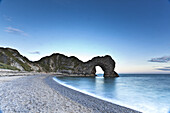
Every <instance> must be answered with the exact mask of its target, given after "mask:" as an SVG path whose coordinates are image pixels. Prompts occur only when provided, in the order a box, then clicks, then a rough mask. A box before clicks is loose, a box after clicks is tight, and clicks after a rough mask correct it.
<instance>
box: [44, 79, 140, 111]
mask: <svg viewBox="0 0 170 113" xmlns="http://www.w3.org/2000/svg"><path fill="white" fill-rule="evenodd" d="M53 77H55V76H48V77H47V78H45V79H44V81H45V82H46V84H48V85H49V86H50V87H51V88H53V89H55V90H56V91H59V93H60V94H62V95H64V96H66V97H67V98H69V99H71V100H73V101H75V102H78V103H79V104H81V105H83V106H86V107H88V108H90V109H93V111H94V112H97V113H98V112H108V113H111V112H112V113H141V112H139V111H136V110H133V109H131V108H127V107H124V106H121V105H117V104H114V103H111V102H109V101H106V100H103V99H100V98H97V97H95V96H91V95H88V94H85V93H82V92H80V91H77V90H75V89H71V88H69V87H67V86H64V85H62V84H60V83H58V82H57V81H55V80H53ZM99 103H100V104H99Z"/></svg>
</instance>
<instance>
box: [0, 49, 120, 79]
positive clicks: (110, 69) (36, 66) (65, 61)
mask: <svg viewBox="0 0 170 113" xmlns="http://www.w3.org/2000/svg"><path fill="white" fill-rule="evenodd" d="M0 63H3V64H5V65H9V66H12V67H14V68H16V69H18V70H21V71H38V72H60V73H64V74H67V75H70V76H95V73H96V70H95V66H100V67H101V68H102V69H103V71H104V76H105V77H117V76H118V74H117V73H116V72H115V71H114V68H115V61H114V60H113V59H112V58H111V57H110V56H108V55H106V56H104V57H94V58H93V59H92V60H89V61H88V62H82V61H81V60H79V59H78V58H76V57H74V56H72V57H67V56H65V55H62V54H59V53H56V54H52V55H51V56H46V57H43V58H41V59H40V60H39V61H35V62H31V61H29V60H28V59H27V58H26V57H24V56H22V55H21V54H20V53H19V52H18V51H17V50H14V49H10V48H0Z"/></svg>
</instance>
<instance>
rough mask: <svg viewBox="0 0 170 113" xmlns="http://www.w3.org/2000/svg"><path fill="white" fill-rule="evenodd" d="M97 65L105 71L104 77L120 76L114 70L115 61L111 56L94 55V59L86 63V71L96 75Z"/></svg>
mask: <svg viewBox="0 0 170 113" xmlns="http://www.w3.org/2000/svg"><path fill="white" fill-rule="evenodd" d="M95 66H100V67H101V68H102V69H103V71H104V77H118V76H119V75H118V74H117V73H116V72H115V71H114V68H115V61H114V60H113V59H112V58H111V57H110V56H109V55H106V56H104V57H94V58H93V59H92V60H90V61H88V62H86V63H85V67H86V68H85V69H86V70H84V73H86V74H89V75H91V76H95V73H96V69H95Z"/></svg>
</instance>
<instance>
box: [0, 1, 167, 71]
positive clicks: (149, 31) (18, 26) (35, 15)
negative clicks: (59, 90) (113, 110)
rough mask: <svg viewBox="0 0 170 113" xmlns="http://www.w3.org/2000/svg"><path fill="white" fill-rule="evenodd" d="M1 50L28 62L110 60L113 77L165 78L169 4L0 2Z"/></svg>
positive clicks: (132, 2) (143, 2)
mask: <svg viewBox="0 0 170 113" xmlns="http://www.w3.org/2000/svg"><path fill="white" fill-rule="evenodd" d="M0 46H1V47H11V48H15V49H17V50H18V51H19V52H20V53H21V54H22V55H24V56H26V57H27V58H29V59H30V60H32V61H35V60H39V59H40V58H41V57H43V56H46V55H51V54H52V53H62V54H65V55H67V56H76V57H78V58H79V59H80V60H82V61H88V60H90V59H91V58H93V57H95V56H104V55H110V56H111V57H112V58H113V59H114V60H115V62H116V68H115V70H116V71H117V72H118V73H170V1H169V0H0ZM97 71H98V72H99V73H100V72H102V70H101V69H100V68H99V67H98V68H97Z"/></svg>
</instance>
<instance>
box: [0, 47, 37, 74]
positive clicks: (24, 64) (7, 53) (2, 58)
mask: <svg viewBox="0 0 170 113" xmlns="http://www.w3.org/2000/svg"><path fill="white" fill-rule="evenodd" d="M0 63H1V65H2V64H5V65H7V66H11V67H14V68H15V69H17V70H21V71H38V69H39V67H38V66H36V65H34V64H33V63H32V62H31V61H29V60H28V59H27V58H26V57H24V56H22V55H21V54H20V53H19V52H18V51H17V50H15V49H11V48H0Z"/></svg>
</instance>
